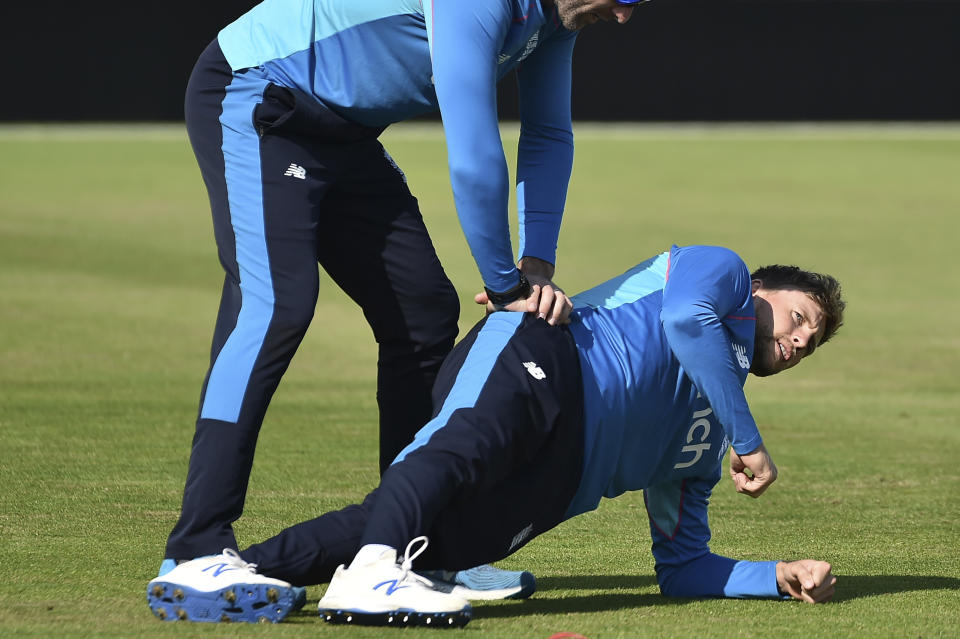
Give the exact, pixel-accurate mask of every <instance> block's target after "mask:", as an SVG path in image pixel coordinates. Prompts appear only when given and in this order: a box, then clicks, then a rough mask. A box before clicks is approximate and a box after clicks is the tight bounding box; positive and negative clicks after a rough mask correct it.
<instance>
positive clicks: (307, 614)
mask: <svg viewBox="0 0 960 639" xmlns="http://www.w3.org/2000/svg"><path fill="white" fill-rule="evenodd" d="M656 585H657V580H656V578H655V577H654V576H653V575H579V576H575V577H542V578H540V579H538V580H537V591H538V592H548V591H550V590H632V591H636V590H639V589H644V588H651V587H654V586H656ZM917 590H960V579H957V578H954V577H927V576H921V575H841V576H840V577H839V578H838V582H837V593H836V595H834V598H833V601H834V602H841V601H850V600H853V599H860V598H864V597H876V596H880V595H889V594H895V593H900V592H913V591H917ZM694 601H697V600H696V599H685V598H679V597H664V596H662V595H660V594H659V593H658V592H652V593H642V594H638V593H636V592H622V593H617V592H613V593H611V592H606V593H597V594H593V595H590V594H587V595H577V596H572V597H562V598H559V599H547V598H538V597H536V596H534V597H533V598H532V599H528V600H525V601H516V602H511V603H510V604H508V605H491V606H484V605H483V603H484V602H474V604H475V605H476V604H479V606H480V607H482V608H483V610H482V613H481V614H482V616H483V617H484V618H485V619H495V618H511V617H526V616H530V615H552V614H567V613H571V612H603V611H614V610H628V609H631V608H647V607H650V606H683V605H686V604H689V603H691V602H694ZM316 619H317V602H316V600H310V601H308V602H307V605H306V606H304V608H303V609H302V610H299V611H297V612H294V613H291V614H290V616H289V617H287V619H286V622H287V623H290V622H292V623H313V622H315V621H316Z"/></svg>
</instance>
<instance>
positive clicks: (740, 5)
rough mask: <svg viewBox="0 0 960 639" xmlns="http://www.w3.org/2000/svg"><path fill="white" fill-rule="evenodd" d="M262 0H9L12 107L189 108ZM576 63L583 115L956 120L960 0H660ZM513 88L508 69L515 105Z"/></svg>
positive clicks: (114, 113) (144, 111) (82, 110)
mask: <svg viewBox="0 0 960 639" xmlns="http://www.w3.org/2000/svg"><path fill="white" fill-rule="evenodd" d="M348 1H349V0H348ZM352 1H355V2H362V1H363V0H352ZM457 1H461V2H468V1H469V0H457ZM253 4H255V0H197V1H196V2H193V3H189V2H184V1H182V0H178V1H177V2H172V3H165V4H164V3H134V2H127V3H120V2H116V1H108V2H104V3H99V4H98V3H76V2H74V3H67V2H52V3H50V2H48V3H35V4H34V5H30V6H25V5H23V4H22V3H18V4H17V6H16V7H7V8H4V9H2V10H0V24H3V34H2V35H0V52H2V54H3V58H2V59H3V60H5V61H6V64H5V67H4V71H5V73H4V82H3V85H2V86H3V87H4V88H3V89H2V90H0V120H6V121H46V120H60V121H83V120H93V121H106V120H121V121H123V120H127V121H131V120H135V121H140V120H153V121H156V120H180V119H182V117H183V105H182V101H183V90H184V86H185V84H186V80H187V77H188V75H189V73H190V69H191V67H192V65H193V62H194V60H195V59H196V57H197V55H199V53H200V52H201V51H202V50H203V48H204V47H205V46H206V44H207V43H208V42H209V41H210V40H211V39H212V38H213V37H214V36H215V35H216V33H217V31H218V30H219V29H220V28H221V27H222V26H223V25H225V24H227V23H228V22H230V21H231V20H233V19H234V18H235V17H237V16H239V15H240V14H241V13H243V12H244V11H245V10H246V9H247V8H249V7H251V6H253ZM574 64H575V67H576V68H575V70H574V97H573V112H574V117H575V118H576V119H579V120H640V121H643V120H656V121H663V120H673V121H684V120H718V121H725V120H730V121H734V120H852V119H856V120H955V119H960V0H951V1H945V0H939V1H934V0H931V1H927V0H896V1H893V0H847V1H826V0H654V1H653V2H650V3H648V4H644V5H641V6H639V7H638V8H637V9H636V10H635V11H634V15H633V18H632V20H631V21H630V22H629V23H628V24H627V25H625V26H618V25H613V24H599V25H594V26H590V27H588V28H586V29H585V30H584V31H583V33H582V34H581V36H580V39H579V41H578V44H577V49H576V54H575V61H574ZM514 98H515V96H514V90H513V80H512V77H508V78H507V79H506V80H505V81H504V82H503V83H502V84H501V116H502V117H503V118H504V119H512V118H515V117H516V109H515V107H514V102H515V99H514Z"/></svg>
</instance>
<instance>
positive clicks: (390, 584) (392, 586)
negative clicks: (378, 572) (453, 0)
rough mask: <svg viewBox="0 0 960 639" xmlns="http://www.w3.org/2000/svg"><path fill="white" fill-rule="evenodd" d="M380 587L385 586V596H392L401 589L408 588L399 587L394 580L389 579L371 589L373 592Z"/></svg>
mask: <svg viewBox="0 0 960 639" xmlns="http://www.w3.org/2000/svg"><path fill="white" fill-rule="evenodd" d="M380 586H386V587H387V589H386V590H384V592H385V593H387V595H392V594H393V593H395V592H396V591H398V590H400V589H401V588H409V587H410V586H401V585H400V584H398V583H397V580H396V579H391V580H390V581H381V582H380V583H378V584H377V585H376V586H374V587H373V589H374V590H376V589H378V588H379V587H380Z"/></svg>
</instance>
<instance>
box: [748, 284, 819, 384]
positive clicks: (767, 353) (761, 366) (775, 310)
mask: <svg viewBox="0 0 960 639" xmlns="http://www.w3.org/2000/svg"><path fill="white" fill-rule="evenodd" d="M753 287H754V291H753V303H754V307H755V309H756V313H757V335H756V339H755V342H754V346H753V364H752V366H751V367H750V372H751V373H753V374H754V375H757V376H759V377H765V376H767V375H775V374H777V373H779V372H781V371H785V370H787V369H788V368H792V367H794V366H796V365H797V364H799V363H800V360H801V359H803V358H804V357H807V356H808V355H810V354H811V353H813V351H814V350H815V349H816V348H817V345H818V344H819V343H820V340H821V339H822V338H823V333H824V330H825V329H826V326H825V324H824V322H823V310H822V309H821V308H820V305H819V304H817V303H816V302H815V301H814V300H813V298H812V297H810V296H809V295H807V294H806V293H804V292H803V291H796V290H791V289H776V290H768V289H765V288H760V282H757V281H754V283H753Z"/></svg>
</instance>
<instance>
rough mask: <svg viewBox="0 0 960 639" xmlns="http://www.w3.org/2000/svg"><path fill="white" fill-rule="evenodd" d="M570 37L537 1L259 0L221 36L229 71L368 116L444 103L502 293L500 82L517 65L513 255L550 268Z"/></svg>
mask: <svg viewBox="0 0 960 639" xmlns="http://www.w3.org/2000/svg"><path fill="white" fill-rule="evenodd" d="M575 38H576V33H575V32H571V31H567V30H566V29H564V28H563V26H562V25H561V24H560V22H559V20H558V19H557V16H556V10H555V9H552V10H551V14H550V15H544V13H543V10H542V8H541V6H540V2H539V0H471V1H470V2H455V1H453V0H430V1H429V2H423V1H422V0H363V1H362V2H361V1H358V0H265V1H264V2H262V3H260V4H259V5H257V6H255V7H254V8H253V9H251V10H250V11H249V12H247V13H246V14H244V15H243V16H241V17H240V18H239V19H237V20H236V21H235V22H233V23H232V24H230V25H228V26H227V27H226V28H224V29H223V30H222V31H221V32H220V34H219V36H218V42H219V44H220V48H221V49H222V50H223V53H224V56H225V57H226V59H227V61H228V62H229V64H230V66H231V68H232V69H233V70H234V71H241V70H244V69H256V70H257V72H258V73H261V74H263V77H264V78H265V79H266V80H268V81H270V82H273V83H275V84H277V85H280V86H284V87H289V88H294V89H298V90H300V91H302V92H304V93H306V94H307V95H312V96H314V97H315V98H316V99H317V100H318V101H319V102H321V103H323V104H324V105H326V106H327V107H328V108H330V109H331V110H333V111H335V112H336V113H337V114H339V115H340V116H342V117H344V118H346V119H348V120H351V121H354V122H357V123H360V124H363V125H367V126H386V125H389V124H392V123H394V122H399V121H401V120H405V119H408V118H411V117H413V116H417V115H421V114H424V113H428V112H432V111H436V110H437V109H439V110H440V112H441V115H442V118H443V126H444V132H445V134H446V142H447V154H448V163H449V168H450V181H451V184H452V187H453V194H454V201H455V203H456V207H457V213H458V215H459V218H460V223H461V226H462V227H463V231H464V234H465V235H466V238H467V242H468V244H469V245H470V250H471V252H472V253H473V257H474V259H475V260H476V262H477V266H478V267H479V269H480V274H481V276H482V277H483V281H484V283H485V284H486V286H488V287H489V288H490V289H492V290H494V291H505V290H508V289H510V288H513V287H514V286H516V284H517V281H518V273H517V269H516V266H515V261H514V256H513V252H512V248H511V242H510V230H509V223H508V217H507V203H508V198H509V175H508V169H507V163H506V159H505V157H504V152H503V145H502V143H501V140H500V129H499V124H498V120H497V100H496V92H497V87H496V85H497V81H498V80H499V79H500V78H502V77H503V76H504V75H505V74H506V73H507V72H508V71H510V70H512V69H514V68H517V67H518V65H520V63H521V62H523V66H522V69H518V74H517V78H518V85H519V95H520V117H521V133H520V141H519V151H518V162H517V203H518V210H519V220H520V232H519V239H520V248H519V256H520V257H523V256H531V257H537V258H540V259H543V260H546V261H547V262H550V263H551V264H553V263H555V262H556V245H557V237H558V235H559V232H560V220H561V217H562V214H563V206H564V202H565V200H566V190H567V183H568V181H569V178H570V172H571V169H572V166H573V133H572V126H571V116H570V86H571V79H570V74H571V61H572V56H573V45H574V40H575Z"/></svg>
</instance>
